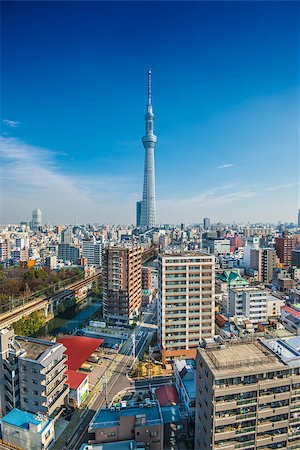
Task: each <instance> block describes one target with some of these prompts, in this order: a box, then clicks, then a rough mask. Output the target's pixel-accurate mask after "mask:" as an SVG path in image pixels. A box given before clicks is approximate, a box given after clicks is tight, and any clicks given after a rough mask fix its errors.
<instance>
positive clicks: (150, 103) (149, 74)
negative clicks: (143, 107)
mask: <svg viewBox="0 0 300 450" xmlns="http://www.w3.org/2000/svg"><path fill="white" fill-rule="evenodd" d="M151 77H152V75H151V70H148V106H151V105H152V98H151V95H152V93H151V81H152V80H151Z"/></svg>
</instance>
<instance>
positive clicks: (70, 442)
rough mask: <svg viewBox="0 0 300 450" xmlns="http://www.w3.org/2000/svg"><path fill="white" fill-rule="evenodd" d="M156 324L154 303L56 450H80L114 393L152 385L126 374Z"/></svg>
mask: <svg viewBox="0 0 300 450" xmlns="http://www.w3.org/2000/svg"><path fill="white" fill-rule="evenodd" d="M155 323H156V303H155V302H153V303H152V305H151V306H150V307H149V309H148V310H147V311H146V312H145V313H144V315H143V319H142V321H141V322H139V323H138V324H137V326H136V328H135V330H134V332H133V333H132V335H131V337H130V338H128V340H127V342H126V343H125V344H124V345H123V347H122V349H121V351H120V353H119V356H121V360H120V362H119V363H118V364H117V365H116V367H115V368H114V369H113V370H110V367H111V366H112V364H113V362H112V363H111V364H110V366H109V367H108V368H107V370H106V375H105V377H106V380H104V381H103V380H102V379H101V380H99V382H98V383H97V385H96V388H97V389H99V392H98V393H96V394H95V395H94V396H93V397H92V399H91V401H90V403H89V405H88V408H87V409H81V410H78V411H76V412H75V413H74V417H73V418H72V419H71V421H70V424H69V425H68V426H67V428H66V430H65V431H64V432H63V433H62V435H61V436H60V437H59V438H58V440H57V441H56V442H55V444H54V445H53V447H52V449H53V450H62V449H65V450H78V449H79V448H80V446H81V444H82V443H84V442H87V441H88V432H87V430H88V426H89V423H90V421H91V420H92V418H93V416H94V414H95V413H96V412H97V411H98V409H99V408H101V407H102V406H103V405H105V404H106V403H107V405H109V404H110V402H111V401H112V400H113V398H114V397H115V395H116V394H118V392H120V391H122V390H124V389H126V388H129V387H136V388H143V387H144V386H146V387H147V386H149V381H147V380H140V381H137V382H135V383H134V382H133V381H130V379H129V378H128V376H127V374H128V372H129V370H130V368H131V367H132V366H133V364H134V361H135V360H136V359H138V358H139V356H140V355H141V354H142V353H143V352H144V350H145V348H146V347H147V345H149V344H150V341H151V338H152V335H153V332H154V331H155V327H154V326H153V325H154V324H155ZM160 378H161V379H159V380H158V381H157V382H158V383H161V384H166V383H168V382H169V379H168V377H160ZM154 383H155V382H154V381H153V380H151V385H153V386H155V385H156V386H158V385H160V384H154ZM105 384H106V386H105Z"/></svg>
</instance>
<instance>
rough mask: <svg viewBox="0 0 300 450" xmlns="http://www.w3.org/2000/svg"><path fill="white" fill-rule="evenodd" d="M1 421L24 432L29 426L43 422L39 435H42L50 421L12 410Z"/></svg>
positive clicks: (25, 412)
mask: <svg viewBox="0 0 300 450" xmlns="http://www.w3.org/2000/svg"><path fill="white" fill-rule="evenodd" d="M1 421H2V422H4V423H7V424H9V425H14V426H15V427H19V428H24V429H25V430H29V424H32V425H39V424H40V423H41V422H43V426H42V428H41V430H40V431H39V433H42V432H43V431H44V429H45V428H46V427H47V426H48V425H49V424H50V422H51V419H49V418H48V417H47V418H45V419H41V418H39V417H37V415H36V414H32V413H30V412H27V411H22V410H21V409H17V408H14V409H13V410H12V411H10V412H9V413H8V414H6V416H4V417H2V419H1Z"/></svg>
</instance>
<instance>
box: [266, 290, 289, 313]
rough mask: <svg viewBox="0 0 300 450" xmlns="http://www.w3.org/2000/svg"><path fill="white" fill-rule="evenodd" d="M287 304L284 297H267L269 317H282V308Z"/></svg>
mask: <svg viewBox="0 0 300 450" xmlns="http://www.w3.org/2000/svg"><path fill="white" fill-rule="evenodd" d="M284 305H285V301H284V300H283V299H282V298H278V297H275V296H274V295H269V296H268V298H267V316H268V319H274V318H275V317H280V310H281V308H282V307H283V306H284Z"/></svg>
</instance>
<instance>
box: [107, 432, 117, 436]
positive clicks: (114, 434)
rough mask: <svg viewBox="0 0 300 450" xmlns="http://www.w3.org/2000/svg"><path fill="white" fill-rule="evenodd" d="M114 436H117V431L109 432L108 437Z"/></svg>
mask: <svg viewBox="0 0 300 450" xmlns="http://www.w3.org/2000/svg"><path fill="white" fill-rule="evenodd" d="M113 436H116V433H115V431H109V432H108V433H107V437H113Z"/></svg>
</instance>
